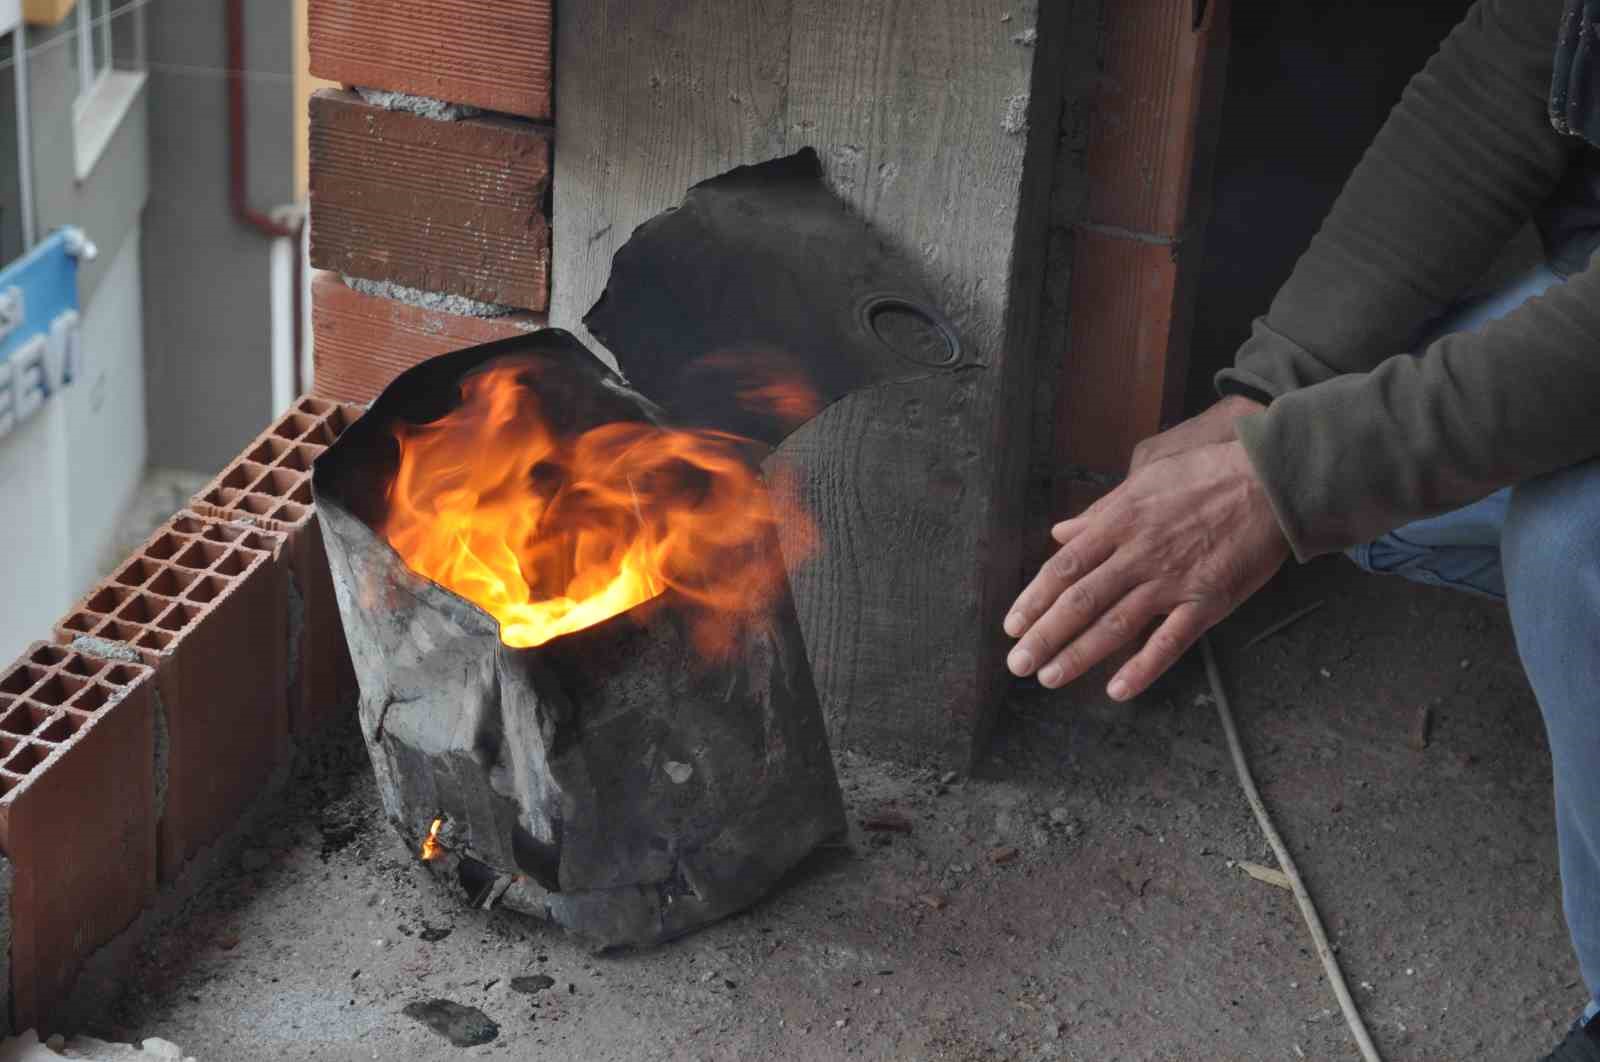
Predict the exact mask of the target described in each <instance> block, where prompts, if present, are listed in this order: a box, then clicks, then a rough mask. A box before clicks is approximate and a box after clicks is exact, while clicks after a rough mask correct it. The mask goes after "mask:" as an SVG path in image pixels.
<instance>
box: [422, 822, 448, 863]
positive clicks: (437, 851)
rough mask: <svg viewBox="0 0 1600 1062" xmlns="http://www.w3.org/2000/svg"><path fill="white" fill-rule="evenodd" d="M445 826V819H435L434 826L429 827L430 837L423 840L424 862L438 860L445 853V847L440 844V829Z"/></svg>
mask: <svg viewBox="0 0 1600 1062" xmlns="http://www.w3.org/2000/svg"><path fill="white" fill-rule="evenodd" d="M443 825H444V819H434V820H433V825H432V826H429V827H428V836H426V837H424V838H423V839H422V861H423V862H424V863H426V862H427V861H428V860H430V859H438V858H439V856H440V855H441V854H442V853H443V852H444V846H443V845H441V844H440V843H439V828H440V827H441V826H443Z"/></svg>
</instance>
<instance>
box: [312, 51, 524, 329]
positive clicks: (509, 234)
mask: <svg viewBox="0 0 1600 1062" xmlns="http://www.w3.org/2000/svg"><path fill="white" fill-rule="evenodd" d="M397 21H398V20H397ZM310 152H311V263H312V264H313V265H315V266H316V267H317V268H319V269H331V270H334V271H336V272H339V273H344V274H347V275H350V276H357V277H365V278H367V279H371V280H388V281H393V282H394V283H397V284H403V285H405V286H407V287H412V288H420V289H422V290H424V291H432V292H441V293H443V294H446V295H460V296H464V297H466V298H469V299H477V300H479V301H481V302H491V303H500V304H504V305H509V306H516V307H519V308H522V309H526V310H536V311H543V310H544V309H545V307H546V305H547V303H548V301H549V269H550V226H549V223H548V221H547V220H546V218H545V214H544V197H545V191H546V189H547V187H548V186H549V182H550V134H549V131H548V130H547V129H545V128H543V127H541V126H536V125H532V124H530V123H527V122H522V121H518V120H515V119H510V118H495V117H486V118H464V119H462V120H460V121H454V122H446V121H436V120H434V119H431V118H423V117H420V116H418V115H415V114H408V113H404V112H400V111H389V110H384V109H383V108H381V107H374V106H372V105H370V104H367V103H364V102H362V100H361V98H360V97H359V96H356V95H355V94H354V93H350V92H340V91H335V90H331V89H323V90H322V91H320V92H318V93H316V94H315V95H314V96H313V97H312V98H311V141H310Z"/></svg>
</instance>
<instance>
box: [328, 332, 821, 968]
mask: <svg viewBox="0 0 1600 1062" xmlns="http://www.w3.org/2000/svg"><path fill="white" fill-rule="evenodd" d="M507 355H515V356H518V357H519V358H533V359H535V360H537V362H538V366H539V367H538V370H537V376H536V379H537V386H538V389H539V394H540V397H541V405H542V406H543V407H544V408H546V409H550V410H554V411H559V413H558V415H559V417H560V424H559V429H560V430H562V431H582V430H584V429H585V428H587V427H590V426H592V425H594V424H598V423H603V422H607V421H615V420H646V419H655V418H656V417H657V416H658V414H657V411H655V410H654V409H653V407H652V405H651V403H650V402H649V401H648V400H646V399H644V398H642V397H641V396H639V395H637V394H636V393H634V392H631V391H630V390H628V389H627V388H626V387H625V386H623V385H622V383H621V381H620V380H619V379H618V378H617V377H616V376H615V374H613V373H611V372H610V370H608V369H606V368H605V367H604V366H603V365H602V364H601V363H600V362H599V361H598V360H596V359H595V358H593V357H592V356H590V355H589V354H588V352H587V351H586V350H585V349H584V348H583V347H582V346H581V345H580V344H579V343H577V341H576V340H574V339H573V338H572V337H571V336H570V335H568V334H567V333H564V332H559V331H555V330H546V331H542V332H538V333H533V334H531V335H529V336H525V337H516V338H514V339H510V340H505V341H502V342H499V343H493V344H488V345H486V346H483V347H476V348H473V349H471V350H466V351H461V352H458V353H456V354H449V355H445V356H443V357H440V358H435V359H433V360H431V361H428V362H424V363H423V364H421V365H418V366H416V367H414V368H412V369H410V370H408V371H407V372H406V373H404V374H402V375H401V376H400V377H399V378H398V379H397V380H396V381H395V382H394V383H393V384H391V385H390V386H389V388H388V389H387V390H385V391H384V393H383V394H382V395H381V396H380V397H379V398H378V400H377V402H376V403H375V404H374V405H373V407H372V409H371V410H370V411H369V412H368V413H367V415H366V416H364V417H363V418H362V419H361V420H360V421H359V422H357V424H355V425H354V426H353V427H351V428H350V429H349V430H348V431H346V432H345V434H344V435H343V436H342V437H341V438H340V439H339V440H338V442H336V443H335V444H334V445H333V446H331V447H330V448H329V449H328V450H327V451H326V453H324V454H323V456H322V457H321V458H319V459H318V461H317V463H316V468H315V474H314V484H315V488H316V495H317V506H318V509H319V512H320V514H321V518H322V526H323V537H324V541H325V543H326V546H327V551H328V560H329V564H330V567H331V570H332V573H333V581H334V587H335V591H336V593H337V596H338V600H339V609H340V613H341V615H342V616H343V619H344V625H345V633H346V636H347V638H348V641H349V644H350V653H351V657H352V659H353V661H354V663H355V668H356V672H357V676H358V678H359V681H360V686H361V701H360V714H361V725H362V732H363V735H364V736H365V739H366V743H367V747H368V751H369V752H370V754H371V758H372V762H373V766H374V769H375V773H376V775H377V780H378V789H379V792H380V793H381V794H382V797H383V801H384V808H385V811H386V813H387V815H388V817H389V819H390V821H391V822H392V823H393V824H394V826H395V828H396V829H397V830H398V831H399V832H400V834H401V835H402V837H404V838H405V839H406V841H407V843H408V844H411V845H413V846H415V847H420V845H421V842H422V840H423V838H424V837H426V836H428V834H429V829H430V826H431V825H432V823H433V822H434V820H435V819H443V820H444V821H443V824H442V826H441V829H440V830H439V832H438V836H437V843H438V846H439V848H440V854H439V855H438V857H437V858H435V859H433V860H431V861H430V862H429V865H430V866H432V867H434V868H435V869H436V870H437V871H439V872H441V873H444V874H447V875H449V876H450V877H451V878H452V879H453V880H454V881H455V882H456V883H457V884H458V885H459V886H460V888H461V889H462V890H463V892H464V893H465V894H466V895H467V896H468V898H469V899H470V900H471V901H472V902H474V903H480V904H496V903H498V904H502V905H504V906H507V907H510V908H514V909H516V910H520V911H524V912H527V913H530V914H534V915H537V916H539V917H541V918H546V919H548V920H550V921H553V922H555V923H557V924H559V925H562V926H565V927H566V928H568V929H570V930H572V931H574V932H575V933H577V934H579V935H581V936H583V937H585V938H587V939H588V940H590V941H591V942H592V943H594V944H595V945H596V946H598V947H601V948H615V947H629V946H644V945H649V944H653V943H657V942H659V941H663V940H667V939H670V938H672V937H675V936H678V935H680V934H682V933H685V932H688V931H690V930H692V929H694V928H697V927H699V926H701V925H704V924H706V923H708V922H711V921H713V920H715V919H718V918H721V917H723V916H725V915H728V914H730V913H732V912H734V911H737V910H739V909H741V908H743V907H745V906H747V905H748V904H750V903H752V902H754V901H755V900H756V899H758V898H759V897H760V896H761V895H763V894H764V893H765V892H767V891H768V890H770V889H771V888H772V887H773V886H774V885H775V884H776V883H777V882H778V880H779V879H780V878H781V877H782V876H783V875H784V874H785V873H787V872H788V871H789V870H790V869H791V868H792V867H794V866H795V865H796V864H797V863H798V862H799V861H800V860H801V859H802V858H804V856H805V855H806V854H807V853H809V852H810V851H811V850H812V849H813V848H814V847H815V846H816V845H817V844H818V843H819V842H821V841H822V840H824V839H825V838H827V837H830V836H833V835H836V834H839V833H842V832H843V831H844V830H845V828H846V827H845V819H844V810H843V803H842V799H841V796H840V792H839V786H838V781H837V779H836V777H835V774H834V769H833V761H832V759H831V758H830V756H829V752H828V744H827V737H826V733H825V731H824V728H823V723H822V713H821V709H820V707H819V706H818V701H817V693H816V688H815V685H814V684H813V681H812V677H811V671H810V668H809V666H808V664H807V661H806V654H805V646H804V643H803V641H802V639H801V635H800V627H799V622H798V619H797V618H796V616H795V611H794V604H793V601H792V599H791V597H790V596H789V594H788V591H787V588H785V590H784V592H783V593H782V594H781V595H780V596H779V598H778V599H777V600H776V601H775V603H774V604H773V605H772V607H771V608H770V609H769V610H768V611H767V612H766V613H765V614H764V615H763V616H762V617H761V618H760V619H759V620H758V621H757V622H754V623H751V624H749V625H747V626H746V627H744V629H743V631H742V633H741V635H740V636H739V639H738V641H737V642H736V644H735V646H734V648H733V651H732V652H731V653H730V654H729V655H728V656H727V657H725V658H719V659H717V660H715V661H707V660H705V659H703V658H702V657H700V656H699V654H697V653H696V652H695V651H694V648H693V646H692V644H691V641H692V637H691V631H690V627H689V621H688V619H687V613H688V610H687V609H686V608H684V607H683V606H682V603H681V602H680V601H679V600H678V599H677V598H676V597H675V596H674V594H673V593H672V592H670V591H669V592H668V593H666V594H664V595H662V596H660V597H657V598H654V599H652V600H650V601H647V602H645V603H644V604H642V605H639V606H637V607H635V608H634V609H631V610H629V611H628V612H626V613H623V614H622V615H619V616H615V617H612V618H611V619H609V620H606V621H604V622H602V623H599V624H596V625H595V626H592V627H589V628H586V629H584V630H580V631H577V632H575V633H572V634H567V635H564V636H562V637H559V638H556V639H553V640H551V641H550V642H547V643H546V644H544V645H542V646H538V647H535V648H529V649H514V648H511V647H508V646H506V645H505V644H503V643H502V642H501V640H500V637H499V628H498V625H497V624H496V622H495V620H494V619H493V618H492V617H491V616H489V615H488V614H487V613H486V612H484V611H483V610H481V609H479V608H478V607H477V606H475V605H473V604H472V603H470V602H469V601H467V600H466V599H464V598H461V597H459V596H457V595H456V594H454V593H452V592H451V591H449V590H446V589H445V588H443V587H441V586H439V585H438V584H436V583H433V582H431V581H429V580H427V579H424V578H422V577H420V576H418V575H416V574H415V573H413V572H412V571H411V570H410V569H409V568H407V567H406V565H405V563H404V561H403V560H402V559H401V558H400V556H399V555H398V554H397V553H396V552H395V551H394V550H393V549H392V548H391V547H390V546H389V544H388V543H387V541H385V540H384V539H383V537H382V535H381V527H382V523H383V518H384V514H385V511H386V508H385V497H384V494H385V490H386V488H387V485H388V483H389V482H390V480H391V479H392V477H393V473H394V469H395V465H396V462H397V460H398V447H397V445H396V443H395V441H394V435H393V427H394V425H395V424H396V422H397V421H409V422H413V423H421V422H425V421H431V420H434V419H437V418H438V417H440V416H442V415H443V414H445V413H447V412H448V411H449V410H451V409H452V408H454V406H455V404H456V403H457V401H458V399H459V395H460V383H461V380H462V379H463V378H464V377H466V376H467V375H469V374H470V373H472V372H474V371H476V370H478V369H480V368H483V367H485V366H487V365H489V364H491V363H493V362H495V361H497V360H498V359H500V358H501V357H503V356H507ZM767 548H770V549H771V550H773V551H774V553H775V554H776V551H777V550H778V545H777V542H776V540H775V539H774V540H772V541H770V542H769V543H768V547H767Z"/></svg>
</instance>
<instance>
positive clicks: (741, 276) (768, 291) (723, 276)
mask: <svg viewBox="0 0 1600 1062" xmlns="http://www.w3.org/2000/svg"><path fill="white" fill-rule="evenodd" d="M584 324H585V325H587V326H588V328H589V330H590V331H591V332H593V333H594V335H595V336H596V337H597V338H598V339H599V340H600V341H601V342H603V343H605V344H606V346H607V347H609V348H610V349H611V352H612V353H613V354H614V355H615V356H616V358H617V363H618V365H619V366H621V369H622V372H623V374H624V375H625V376H626V377H627V379H628V381H629V383H631V384H632V385H633V386H634V387H635V388H637V389H638V390H639V391H641V392H643V393H644V394H647V395H649V396H650V397H651V398H652V399H653V400H654V401H656V402H658V403H659V404H660V405H661V406H662V408H663V409H665V410H666V412H667V415H668V416H669V417H670V418H671V419H672V421H673V422H674V423H675V424H678V425H680V426H683V427H708V428H717V429H722V430H725V431H729V432H732V433H734V434H736V435H742V436H745V437H747V438H752V439H759V440H761V441H763V442H765V443H767V444H769V445H772V446H776V445H777V444H778V443H779V442H781V441H782V440H783V439H784V437H785V436H787V435H788V434H789V433H790V432H792V431H794V430H795V429H796V428H797V427H799V426H800V424H802V423H804V422H805V421H806V420H809V419H810V418H811V417H812V416H814V415H815V414H816V413H817V412H820V410H821V409H822V408H823V407H825V406H827V405H828V404H829V403H831V402H833V401H835V400H836V399H839V398H841V397H843V396H844V395H846V394H849V393H850V392H852V391H856V390H860V389H861V388H863V387H869V386H872V385H874V384H881V383H887V382H890V381H897V380H898V381H903V380H913V379H918V378H921V377H925V376H928V375H931V374H934V373H940V372H948V371H952V370H954V369H958V368H961V367H964V366H970V365H973V364H977V363H976V362H975V361H974V360H973V359H972V358H971V357H970V356H969V355H968V353H967V352H966V351H965V350H964V349H963V347H962V344H961V340H960V338H959V337H958V335H957V333H956V330H955V328H954V327H953V326H952V325H951V324H950V322H949V321H948V320H946V319H945V316H944V314H943V313H941V312H940V311H939V309H938V308H937V307H936V306H935V304H934V302H933V300H932V299H931V298H929V296H928V294H927V292H926V290H925V288H924V286H923V284H922V283H921V281H920V280H919V279H918V277H917V274H916V272H915V271H914V270H913V269H912V268H911V267H910V266H909V265H908V264H907V263H906V262H905V261H904V259H903V258H902V257H901V256H900V255H899V254H897V253H896V252H895V251H894V250H893V249H892V248H890V247H889V246H888V245H887V244H885V243H884V241H883V239H882V238H881V237H880V236H879V235H878V234H876V233H875V232H874V231H873V230H872V229H871V227H870V226H869V225H868V224H867V222H866V221H865V220H864V219H863V218H862V217H861V216H860V215H858V214H856V213H855V212H854V211H853V210H852V209H851V208H850V207H849V206H848V205H847V204H846V203H845V202H844V201H843V200H841V199H840V198H839V197H838V196H836V195H834V194H833V192H832V191H830V190H829V189H828V186H827V184H826V183H825V182H824V181H823V179H822V167H821V165H820V163H819V162H818V160H817V155H816V152H814V151H813V150H811V149H810V148H806V149H804V150H802V151H800V152H798V153H796V154H794V155H789V156H787V157H784V158H780V159H775V160H773V161H770V162H764V163H761V164H759V165H754V166H743V167H740V168H739V169H736V170H732V171H730V172H729V173H726V174H723V175H722V176H720V177H714V178H712V179H710V180H708V181H704V182H702V183H700V184H697V185H695V186H694V187H693V188H691V189H690V190H689V193H688V195H687V196H686V197H685V198H684V200H683V203H682V205H680V206H678V207H677V208H675V209H673V210H669V211H667V212H665V213H663V214H659V215H657V216H656V217H654V218H652V219H650V220H649V221H647V222H645V223H644V224H643V225H640V226H639V227H638V228H637V229H635V230H634V232H633V235H632V236H631V237H630V238H629V239H628V242H627V243H625V244H623V246H622V247H621V248H620V249H619V250H618V251H617V253H616V256H615V257H614V258H613V259H612V264H611V277H610V280H609V283H608V284H607V286H606V290H605V292H604V293H603V294H602V295H601V296H600V299H599V301H598V302H596V303H595V305H594V307H593V308H592V309H591V310H590V311H589V313H588V315H587V316H586V317H585V318H584ZM778 375H790V376H797V377H800V378H803V379H805V380H807V381H808V382H809V384H810V386H811V388H812V389H813V390H814V391H815V393H816V397H817V398H818V400H819V401H818V403H817V404H816V405H815V406H814V407H813V408H810V409H800V408H796V407H794V406H792V405H784V404H782V403H779V404H776V405H774V404H772V403H764V402H761V401H750V400H749V399H750V397H751V391H752V389H753V388H754V389H759V388H760V387H761V386H763V384H764V383H765V382H766V381H769V380H771V379H773V378H774V377H775V376H778Z"/></svg>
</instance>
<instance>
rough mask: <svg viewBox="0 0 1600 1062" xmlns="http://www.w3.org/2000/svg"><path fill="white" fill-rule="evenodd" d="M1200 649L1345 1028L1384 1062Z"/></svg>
mask: <svg viewBox="0 0 1600 1062" xmlns="http://www.w3.org/2000/svg"><path fill="white" fill-rule="evenodd" d="M1200 648H1201V651H1202V652H1204V654H1205V658H1206V677H1207V678H1208V679H1210V680H1211V697H1212V699H1213V700H1215V701H1216V702H1217V715H1218V716H1219V717H1220V718H1221V719H1222V731H1223V733H1224V734H1226V735H1227V738H1228V751H1229V752H1230V753H1231V754H1232V755H1233V767H1234V770H1235V771H1237V772H1238V775H1239V787H1240V788H1241V789H1243V790H1244V796H1245V799H1246V800H1248V801H1249V802H1250V810H1251V811H1254V812H1255V814H1256V822H1257V823H1258V824H1259V825H1260V826H1261V832H1262V833H1263V834H1265V835H1266V838H1267V843H1268V844H1270V845H1271V846H1272V851H1273V854H1275V855H1276V856H1277V857H1278V867H1279V869H1280V870H1282V871H1283V873H1284V875H1285V876H1286V877H1287V878H1288V879H1289V886H1290V888H1291V889H1292V890H1293V891H1294V898H1295V900H1296V902H1298V903H1299V904H1300V914H1301V915H1302V916H1303V917H1304V918H1305V922H1306V928H1307V929H1309V930H1310V931H1311V941H1312V943H1313V944H1315V945H1316V948H1317V957H1318V958H1319V959H1321V960H1322V968H1323V970H1325V971H1326V972H1327V974H1328V983H1329V984H1330V985H1332V986H1333V994H1334V995H1335V996H1337V997H1338V998H1339V1009H1340V1010H1342V1011H1344V1020H1345V1024H1347V1025H1348V1026H1350V1034H1351V1035H1352V1036H1354V1037H1355V1039H1356V1046H1357V1047H1359V1048H1360V1049H1361V1057H1362V1058H1363V1059H1364V1060H1365V1062H1383V1056H1382V1055H1380V1054H1378V1049H1377V1048H1376V1047H1375V1046H1373V1043H1372V1036H1371V1035H1370V1034H1369V1033H1368V1032H1367V1026H1366V1023H1365V1022H1363V1021H1362V1020H1361V1011H1360V1010H1358V1009H1357V1007H1356V1001H1355V999H1354V998H1352V997H1351V995H1350V987H1349V986H1348V985H1346V984H1345V982H1344V971H1343V970H1341V969H1340V968H1339V960H1338V958H1337V957H1336V956H1335V955H1334V954H1333V948H1332V947H1330V946H1329V944H1328V934H1327V933H1326V932H1325V931H1324V930H1323V928H1322V918H1321V916H1320V915H1318V914H1317V905H1316V904H1314V903H1312V902H1311V894H1310V893H1309V892H1307V891H1306V885H1305V882H1304V881H1302V880H1301V879H1300V870H1299V868H1298V867H1296V866H1295V865H1294V857H1293V856H1291V855H1290V854H1289V849H1288V848H1287V847H1286V846H1285V845H1284V843H1283V838H1282V837H1280V836H1278V829H1277V827H1275V826H1274V825H1273V824H1272V816H1271V815H1268V814H1267V806H1266V804H1264V803H1262V801H1261V793H1260V791H1259V790H1257V789H1256V780H1255V778H1253V777H1252V776H1251V774H1250V764H1249V762H1248V761H1247V760H1246V759H1245V755H1244V745H1243V744H1242V743H1240V741H1239V728H1238V727H1237V726H1235V725H1234V722H1233V709H1232V708H1230V707H1229V706H1228V694H1227V691H1226V690H1224V689H1223V688H1222V675H1221V672H1220V671H1219V670H1218V668H1217V654H1216V650H1214V649H1213V648H1212V647H1211V638H1210V636H1209V635H1207V636H1205V637H1203V638H1201V639H1200Z"/></svg>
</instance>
